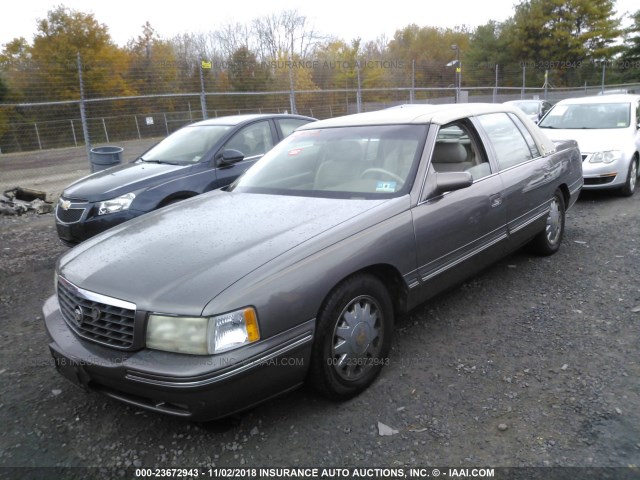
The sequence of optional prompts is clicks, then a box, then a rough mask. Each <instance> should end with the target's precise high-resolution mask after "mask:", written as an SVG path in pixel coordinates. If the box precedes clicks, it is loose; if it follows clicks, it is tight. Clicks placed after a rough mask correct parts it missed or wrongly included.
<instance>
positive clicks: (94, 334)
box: [58, 277, 136, 349]
mask: <svg viewBox="0 0 640 480" xmlns="http://www.w3.org/2000/svg"><path fill="white" fill-rule="evenodd" d="M58 303H59V304H60V310H61V312H62V316H63V317H64V320H65V322H67V325H69V327H70V328H71V329H72V330H73V331H74V332H76V333H77V334H78V335H80V336H81V337H83V338H86V339H87V340H91V341H93V342H96V343H101V344H104V345H108V346H110V347H114V348H120V349H128V348H131V346H132V345H133V340H134V338H133V337H134V325H135V314H136V310H135V305H133V304H129V303H128V302H122V301H120V300H117V299H111V298H110V297H105V296H103V295H98V294H94V293H92V292H87V291H85V290H82V289H80V288H78V287H76V286H75V285H73V284H72V283H70V282H69V281H67V280H65V279H64V278H62V277H58ZM123 305H126V306H131V307H133V308H124V307H123Z"/></svg>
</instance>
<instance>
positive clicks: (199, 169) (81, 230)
mask: <svg viewBox="0 0 640 480" xmlns="http://www.w3.org/2000/svg"><path fill="white" fill-rule="evenodd" d="M314 120H315V119H313V118H310V117H303V116H299V115H285V114H281V115H237V116H231V117H222V118H215V119H210V120H203V121H201V122H197V123H194V124H192V125H189V126H187V127H184V128H182V129H180V130H178V131H176V132H174V133H173V134H171V135H169V136H168V137H167V138H165V139H164V140H162V141H161V142H160V143H158V144H157V145H155V146H154V147H152V148H151V149H149V150H148V151H147V152H145V153H143V154H142V155H141V156H140V158H138V159H137V160H136V161H135V162H133V163H128V164H124V165H120V166H117V167H113V168H110V169H107V170H103V171H99V172H96V173H94V174H93V175H89V176H88V177H85V178H82V179H80V180H78V181H77V182H75V183H73V184H71V185H69V186H68V187H67V188H66V189H65V190H64V192H63V193H62V195H61V196H60V200H59V201H58V205H57V207H56V226H57V230H58V236H59V237H60V239H61V240H62V241H63V242H64V243H66V244H68V245H74V244H77V243H79V242H81V241H83V240H86V239H87V238H90V237H92V236H93V235H96V234H98V233H100V232H103V231H105V230H107V229H108V228H111V227H114V226H115V225H119V224H120V223H123V222H125V221H127V220H130V219H132V218H134V217H137V216H139V215H142V214H144V213H147V212H150V211H152V210H156V209H157V208H160V207H164V206H166V205H170V204H172V203H176V202H178V201H181V200H184V199H186V198H190V197H193V196H195V195H198V194H200V193H204V192H208V191H210V190H214V189H216V188H220V187H224V186H226V185H229V184H230V183H231V182H233V181H234V180H235V179H236V178H238V176H240V174H242V173H243V172H244V171H245V170H246V169H247V168H249V167H250V166H251V165H253V164H254V163H255V161H256V160H258V159H259V158H260V157H262V156H263V155H264V154H265V153H266V152H267V151H268V150H270V149H271V148H272V147H273V146H274V145H275V144H277V143H278V142H279V141H281V140H282V139H283V138H285V137H286V136H287V135H289V134H290V133H291V132H293V131H294V130H295V129H296V128H298V127H299V126H301V125H304V124H305V123H308V122H312V121H314Z"/></svg>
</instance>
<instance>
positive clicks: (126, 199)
mask: <svg viewBox="0 0 640 480" xmlns="http://www.w3.org/2000/svg"><path fill="white" fill-rule="evenodd" d="M134 198H136V194H135V193H125V194H124V195H120V196H119V197H116V198H112V199H111V200H105V201H104V202H100V203H99V204H98V215H106V214H108V213H116V212H121V211H123V210H128V209H129V206H130V205H131V202H133V199H134Z"/></svg>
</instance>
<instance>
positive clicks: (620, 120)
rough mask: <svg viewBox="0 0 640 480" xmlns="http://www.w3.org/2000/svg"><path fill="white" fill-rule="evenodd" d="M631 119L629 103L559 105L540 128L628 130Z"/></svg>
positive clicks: (546, 117)
mask: <svg viewBox="0 0 640 480" xmlns="http://www.w3.org/2000/svg"><path fill="white" fill-rule="evenodd" d="M630 118H631V105H630V104H629V103H604V102H603V103H576V104H558V105H556V106H555V107H553V108H552V109H551V110H549V113H547V115H546V116H545V117H544V118H543V119H542V121H541V122H540V123H538V126H539V127H540V128H561V129H603V128H627V127H628V126H629V121H630Z"/></svg>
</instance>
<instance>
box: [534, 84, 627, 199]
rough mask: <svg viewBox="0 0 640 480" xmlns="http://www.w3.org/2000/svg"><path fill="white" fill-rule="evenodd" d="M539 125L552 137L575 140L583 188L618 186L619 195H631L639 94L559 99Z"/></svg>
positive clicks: (611, 187)
mask: <svg viewBox="0 0 640 480" xmlns="http://www.w3.org/2000/svg"><path fill="white" fill-rule="evenodd" d="M538 126H539V127H540V128H541V129H543V131H544V132H545V134H546V135H547V136H548V137H549V138H551V139H552V140H561V139H566V138H572V139H574V140H576V141H577V142H578V146H579V147H580V151H581V153H582V159H583V163H582V168H583V170H584V188H585V189H618V190H619V191H620V193H621V194H622V195H625V196H631V195H633V193H634V192H635V189H636V183H637V178H638V163H639V162H640V156H639V152H640V95H627V94H619V95H607V96H595V97H584V98H571V99H567V100H562V101H560V102H558V103H556V104H555V105H554V107H553V108H552V109H551V110H549V112H548V113H547V114H546V115H545V117H544V118H543V119H542V120H540V122H539V123H538Z"/></svg>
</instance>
